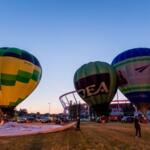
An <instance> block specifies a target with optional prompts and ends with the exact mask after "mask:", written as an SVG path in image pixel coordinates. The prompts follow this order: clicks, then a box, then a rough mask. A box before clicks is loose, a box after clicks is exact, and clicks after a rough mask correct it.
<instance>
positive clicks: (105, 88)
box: [74, 61, 117, 115]
mask: <svg viewBox="0 0 150 150" xmlns="http://www.w3.org/2000/svg"><path fill="white" fill-rule="evenodd" d="M74 86H75V89H76V91H77V93H78V94H79V96H80V97H81V98H82V99H83V100H84V101H85V102H86V103H88V104H89V105H90V106H92V107H93V109H94V110H95V111H96V113H97V114H98V115H99V114H101V115H106V114H107V112H108V108H109V103H110V102H111V100H112V99H113V97H114V95H115V93H116V89H117V76H116V72H115V70H114V69H113V67H112V66H111V65H109V64H108V63H106V62H100V61H96V62H89V63H87V64H84V65H82V66H81V67H80V68H79V69H78V70H77V71H76V72H75V74H74Z"/></svg>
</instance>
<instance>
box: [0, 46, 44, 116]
mask: <svg viewBox="0 0 150 150" xmlns="http://www.w3.org/2000/svg"><path fill="white" fill-rule="evenodd" d="M41 73H42V69H41V65H40V63H39V61H38V60H37V58H36V57H35V56H33V55H32V54H30V53H28V52H27V51H25V50H21V49H18V48H8V47H4V48H0V109H1V110H2V111H3V112H4V113H5V112H6V113H7V112H9V111H12V110H13V109H14V108H15V107H16V106H17V105H18V104H19V103H21V102H22V101H23V100H24V99H25V98H27V97H28V96H29V95H30V94H31V93H32V91H33V90H34V89H35V88H36V86H37V85H38V83H39V81H40V79H41Z"/></svg>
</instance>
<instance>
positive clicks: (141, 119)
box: [139, 115, 148, 123]
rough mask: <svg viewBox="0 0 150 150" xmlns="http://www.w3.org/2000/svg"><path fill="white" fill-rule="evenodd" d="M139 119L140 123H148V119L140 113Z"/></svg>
mask: <svg viewBox="0 0 150 150" xmlns="http://www.w3.org/2000/svg"><path fill="white" fill-rule="evenodd" d="M139 120H140V122H141V123H148V119H147V118H146V117H145V116H144V115H140V116H139Z"/></svg>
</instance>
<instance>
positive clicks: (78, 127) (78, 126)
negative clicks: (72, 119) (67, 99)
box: [76, 116, 80, 130]
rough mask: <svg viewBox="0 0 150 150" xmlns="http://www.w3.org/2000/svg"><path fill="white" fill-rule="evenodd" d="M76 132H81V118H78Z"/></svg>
mask: <svg viewBox="0 0 150 150" xmlns="http://www.w3.org/2000/svg"><path fill="white" fill-rule="evenodd" d="M76 130H80V117H79V116H77V125H76Z"/></svg>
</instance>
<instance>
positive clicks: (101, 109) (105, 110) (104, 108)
mask: <svg viewBox="0 0 150 150" xmlns="http://www.w3.org/2000/svg"><path fill="white" fill-rule="evenodd" d="M92 108H93V110H94V112H95V113H96V115H97V116H103V115H104V116H109V113H110V111H111V110H110V108H109V103H108V102H106V103H101V104H97V105H93V106H92Z"/></svg>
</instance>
